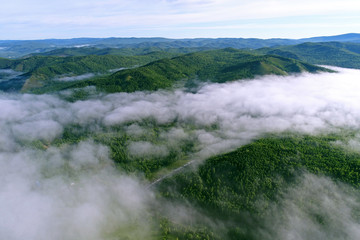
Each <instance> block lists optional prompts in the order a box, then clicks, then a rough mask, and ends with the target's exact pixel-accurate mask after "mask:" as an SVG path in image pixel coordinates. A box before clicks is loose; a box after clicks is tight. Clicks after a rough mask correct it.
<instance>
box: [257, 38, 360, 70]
mask: <svg viewBox="0 0 360 240" xmlns="http://www.w3.org/2000/svg"><path fill="white" fill-rule="evenodd" d="M257 52H260V53H263V54H274V55H278V56H283V57H290V58H294V59H299V60H302V61H306V62H309V63H312V64H321V65H333V66H338V67H347V68H360V44H359V43H340V42H326V43H324V42H323V43H302V44H298V45H291V46H280V47H276V48H265V49H259V50H258V51H257Z"/></svg>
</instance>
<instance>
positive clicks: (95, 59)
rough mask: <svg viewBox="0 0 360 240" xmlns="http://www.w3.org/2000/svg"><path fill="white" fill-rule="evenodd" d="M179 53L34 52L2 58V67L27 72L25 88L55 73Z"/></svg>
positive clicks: (113, 66) (75, 72)
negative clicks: (58, 54)
mask: <svg viewBox="0 0 360 240" xmlns="http://www.w3.org/2000/svg"><path fill="white" fill-rule="evenodd" d="M177 55H178V54H176V53H167V52H152V53H148V54H144V55H138V56H115V55H102V56H95V55H89V56H77V57H55V56H32V57H28V58H24V59H16V60H9V59H0V69H4V68H7V69H13V70H15V71H19V72H23V73H24V74H23V77H24V78H25V79H27V80H26V82H25V84H24V85H23V86H22V85H21V86H20V88H21V89H22V90H23V91H27V90H29V89H32V88H37V87H42V86H44V85H46V84H48V83H49V82H51V81H52V79H53V78H55V77H70V76H78V75H82V74H88V73H93V74H98V73H107V74H109V71H111V70H114V69H115V70H116V69H119V68H126V67H134V66H139V65H143V64H146V63H149V62H152V61H155V60H158V59H162V58H167V57H174V56H177ZM3 84H6V85H11V80H10V81H7V82H6V83H1V84H0V85H3ZM0 88H1V86H0Z"/></svg>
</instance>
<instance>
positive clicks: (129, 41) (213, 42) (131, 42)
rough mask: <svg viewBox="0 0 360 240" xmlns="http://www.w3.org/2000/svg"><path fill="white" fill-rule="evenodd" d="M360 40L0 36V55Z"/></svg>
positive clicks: (355, 37) (357, 37)
mask: <svg viewBox="0 0 360 240" xmlns="http://www.w3.org/2000/svg"><path fill="white" fill-rule="evenodd" d="M331 41H337V42H356V43H359V42H360V34H358V33H348V34H343V35H337V36H324V37H313V38H303V39H281V38H273V39H257V38H195V39H168V38H73V39H44V40H0V57H6V58H18V57H22V56H25V55H27V54H30V53H43V52H48V51H51V50H55V49H58V48H74V47H76V48H80V47H95V48H151V47H156V48H162V49H167V48H227V47H232V48H238V49H244V48H247V49H258V48H263V47H274V46H280V45H294V44H299V43H304V42H331Z"/></svg>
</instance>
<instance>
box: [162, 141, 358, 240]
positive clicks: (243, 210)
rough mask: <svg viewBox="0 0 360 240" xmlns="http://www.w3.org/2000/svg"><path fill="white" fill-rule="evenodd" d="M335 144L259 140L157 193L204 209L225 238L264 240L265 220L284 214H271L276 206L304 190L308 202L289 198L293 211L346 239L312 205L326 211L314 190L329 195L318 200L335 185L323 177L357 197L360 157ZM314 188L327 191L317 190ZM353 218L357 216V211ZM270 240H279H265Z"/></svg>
mask: <svg viewBox="0 0 360 240" xmlns="http://www.w3.org/2000/svg"><path fill="white" fill-rule="evenodd" d="M336 140H338V138H337V137H335V136H322V137H321V136H320V137H313V136H286V137H267V138H263V139H259V140H257V141H255V142H254V143H251V144H248V145H246V146H243V147H241V148H239V149H238V150H236V151H233V152H230V153H227V154H223V155H220V156H217V157H213V158H210V159H208V160H207V161H206V162H205V163H204V164H203V165H201V166H200V167H199V168H198V169H197V170H195V171H191V170H189V171H187V172H183V173H180V174H177V175H175V176H173V177H171V178H169V179H165V180H164V181H163V182H162V183H161V184H160V186H159V191H160V192H161V194H162V195H163V196H165V197H166V198H169V199H171V200H172V201H179V202H190V203H191V204H193V205H194V206H196V207H197V208H199V209H201V210H200V212H202V213H203V214H204V215H205V216H206V217H205V216H204V217H203V219H207V218H209V219H212V220H213V222H217V223H218V224H219V225H221V224H224V225H225V227H224V229H225V230H226V231H225V232H224V233H223V236H222V239H263V238H262V237H259V230H260V229H261V230H265V229H264V228H265V226H264V225H263V224H264V221H266V219H267V220H269V219H276V217H277V215H280V214H282V213H281V212H280V210H281V208H280V209H277V210H276V211H275V212H273V210H274V209H273V207H274V206H275V205H277V204H279V202H280V201H281V198H282V197H284V196H286V197H288V196H287V195H286V193H287V192H288V191H291V189H299V191H300V190H301V191H304V192H300V193H298V194H299V195H300V196H301V195H302V196H304V199H301V198H300V199H295V200H293V199H291V201H293V202H291V203H292V204H294V205H291V207H292V208H295V207H297V206H296V205H295V204H299V205H300V209H299V211H304V212H302V214H304V215H305V214H309V219H307V221H309V222H310V221H311V222H312V224H313V226H314V227H316V228H319V229H322V231H326V233H327V234H330V235H333V234H340V236H346V230H344V229H343V230H339V229H336V230H333V229H328V228H329V227H330V228H331V226H332V224H334V223H333V222H332V220H330V219H327V214H328V212H327V211H331V210H329V209H327V211H323V210H319V208H311V207H310V206H311V205H312V204H314V205H316V206H319V205H325V206H326V204H324V203H323V202H321V201H322V200H321V199H320V200H319V199H317V197H316V194H317V193H316V191H320V189H321V191H325V192H321V193H319V194H320V195H321V194H322V196H325V195H326V194H329V192H328V193H326V191H329V190H328V189H326V188H327V187H328V186H327V185H326V184H332V183H331V181H330V180H329V179H327V180H324V179H323V176H324V175H326V176H328V177H330V178H332V179H333V181H335V182H336V181H341V182H343V183H344V182H345V183H346V184H348V186H349V185H351V186H353V187H350V188H351V189H352V190H350V191H355V192H357V194H358V193H359V184H360V162H359V159H360V155H359V154H358V153H354V152H348V151H346V150H345V149H343V148H341V147H339V146H335V145H334V144H332V143H333V142H335V141H336ZM316 176H318V177H316ZM304 179H305V181H306V180H309V181H310V183H312V184H314V185H311V184H309V183H308V184H307V186H306V185H305V186H304V188H305V189H308V190H302V187H300V186H301V184H302V181H304ZM311 181H312V182H311ZM317 181H319V182H317ZM315 184H323V186H321V187H319V189H317V190H315V189H316V188H317V186H316V185H315ZM342 187H343V188H345V186H342ZM306 191H310V193H308V192H306ZM311 191H313V192H311ZM330 191H331V190H330ZM332 191H334V189H332ZM330 193H331V194H333V193H332V192H330ZM309 194H310V196H312V197H313V198H311V199H310V198H306V197H310V196H307V195H309ZM334 194H336V193H334ZM305 196H306V197H305ZM334 198H336V197H334ZM285 201H290V199H285ZM319 201H320V202H319ZM324 201H325V200H324ZM327 204H330V203H329V202H327ZM309 205H310V206H309ZM304 206H306V207H304ZM301 207H303V209H301ZM328 207H329V208H330V206H328ZM354 210H355V209H354ZM358 210H359V209H356V211H358ZM308 211H309V212H308ZM298 214H299V213H298ZM354 214H355V216H356V217H358V215H356V214H358V212H354ZM304 215H300V214H299V215H298V216H296V217H298V220H300V219H302V218H305V216H304ZM294 217H295V216H294ZM357 219H358V218H357ZM202 223H203V224H204V225H203V227H204V226H207V227H209V225H206V221H202ZM233 223H236V224H233ZM282 227H285V226H282ZM290 227H295V226H290ZM332 227H334V226H332ZM335 227H337V226H335ZM211 228H212V231H213V232H214V233H219V229H217V227H214V226H212V227H211V226H210V229H211ZM278 230H279V229H277V231H278ZM336 231H342V232H341V233H339V232H336ZM210 232H211V231H210ZM268 234H269V233H268ZM273 234H274V233H273ZM275 235H276V233H275ZM266 239H278V238H276V237H275V236H272V237H271V236H267V237H266ZM301 239H302V238H301Z"/></svg>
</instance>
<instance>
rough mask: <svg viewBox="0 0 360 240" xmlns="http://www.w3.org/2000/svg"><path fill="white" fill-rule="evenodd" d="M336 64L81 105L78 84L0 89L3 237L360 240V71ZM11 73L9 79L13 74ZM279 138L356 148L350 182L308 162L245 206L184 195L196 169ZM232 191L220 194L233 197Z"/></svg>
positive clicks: (104, 96)
mask: <svg viewBox="0 0 360 240" xmlns="http://www.w3.org/2000/svg"><path fill="white" fill-rule="evenodd" d="M329 68H330V69H332V70H334V71H336V73H334V72H322V73H321V72H320V73H315V74H314V73H296V74H290V75H288V76H279V75H265V76H256V77H255V78H254V79H251V80H246V81H244V80H238V81H231V82H226V83H212V82H204V83H201V84H200V85H198V86H197V88H196V90H192V91H188V88H185V87H180V88H174V89H164V90H158V91H136V92H133V93H124V92H120V93H112V94H108V93H104V92H98V91H96V89H95V88H94V87H86V88H84V89H82V90H81V91H82V93H84V92H85V93H86V96H87V97H86V98H85V99H82V100H72V101H68V99H69V97H71V96H73V95H74V94H76V93H77V92H78V91H80V90H79V89H77V88H75V89H70V90H64V91H61V92H54V93H48V94H42V95H35V94H27V93H17V92H1V93H0V109H1V115H0V129H1V131H0V132H1V133H0V165H1V166H0V171H1V174H0V179H1V181H0V182H1V183H2V184H1V186H0V206H1V207H0V216H1V218H0V236H1V238H3V239H14V240H17V239H24V238H26V239H39V240H41V239H159V238H161V237H164V238H165V239H176V238H178V239H240V238H241V237H246V239H357V237H358V236H359V229H360V228H359V224H360V222H359V220H360V218H359V207H358V206H359V201H360V197H359V191H358V187H359V175H358V173H359V172H358V171H359V165H358V164H359V160H358V159H359V156H360V148H359V146H360V135H359V126H360V106H359V104H358V103H359V102H360V96H359V94H358V92H359V91H358V90H359V88H360V83H359V81H358V79H360V71H359V70H356V69H344V68H335V67H329ZM2 73H4V77H2V78H3V79H6V80H7V77H8V75H12V74H14V72H13V71H12V70H3V72H2ZM83 76H84V78H87V77H91V75H83ZM85 76H86V77H85ZM81 78H82V76H80V77H78V79H76V80H82V79H81ZM61 81H70V78H65V79H64V78H63V79H62V80H61ZM277 135H278V136H279V137H280V138H281V136H285V138H286V136H288V137H289V136H290V138H291V136H293V138H295V139H296V138H299V139H302V138H304V136H305V138H310V139H312V138H314V139H315V140H316V138H317V137H318V136H320V140H321V141H325V142H326V144H328V145H326V146H328V147H330V148H331V147H333V148H334V149H336V151H343V152H345V157H346V158H348V157H347V154H349V155H351V158H350V157H349V159H350V160H349V161H355V162H351V163H349V164H352V165H349V166H353V167H354V166H356V168H354V169H345V170H344V171H345V172H344V174H350V173H349V172H350V170H351V172H352V173H351V174H352V175H351V177H349V178H346V177H344V178H339V179H340V180H339V179H338V178H337V177H336V176H337V175H336V174H335V175H334V174H333V172H332V170H329V171H328V170H327V168H326V170H321V168H319V169H318V170H316V171H315V170H314V169H313V168H311V167H309V168H308V169H307V168H306V167H307V165H304V167H300V168H299V170H296V169H297V168H294V169H292V170H291V171H290V172H291V176H292V177H291V181H290V180H289V181H288V182H287V181H286V178H283V177H282V175H281V174H280V173H279V174H277V173H276V174H275V175H274V176H272V177H273V178H266V179H267V180H266V181H272V184H273V187H272V192H271V198H269V197H268V195H266V194H265V193H264V194H265V195H263V193H261V191H259V192H256V193H252V194H255V195H254V196H252V197H251V203H249V204H248V205H244V206H242V205H241V206H235V205H234V206H227V205H224V206H223V205H222V202H221V201H220V202H213V203H212V205H211V204H210V205H209V204H208V205H206V204H205V205H201V203H202V201H203V200H196V199H197V197H195V198H192V197H191V196H192V195H191V194H192V193H188V194H186V193H184V192H182V190H181V184H184V182H186V181H187V180H186V179H188V177H189V176H192V175H191V174H198V173H199V174H200V175H199V177H198V178H197V180H196V181H200V182H199V183H198V184H200V186H202V184H205V182H204V183H202V181H205V180H202V177H201V176H202V175H201V172H202V171H205V170H204V168H205V167H206V166H207V164H211V161H215V159H216V158H219V161H220V159H222V157H221V156H223V155H222V154H226V153H229V152H232V151H235V150H236V149H239V148H240V151H242V150H241V147H242V146H245V147H246V146H250V147H251V144H252V143H253V142H254V141H255V142H256V141H258V140H259V139H260V140H261V139H263V138H265V139H267V138H270V139H271V138H273V136H277ZM327 136H331V137H328V138H329V139H330V140H328V139H327ZM322 137H323V138H324V139H325V140H323V139H322ZM275 138H276V137H275ZM315 140H314V142H315V143H314V144H322V143H323V142H321V141H320V140H319V143H316V141H318V140H316V141H315ZM299 141H302V140H299ZM249 144H250V145H249ZM280 149H281V148H280ZM283 149H285V148H283ZM247 151H248V150H247ZM284 151H285V150H284ZM295 151H298V153H297V155H298V156H299V154H300V153H299V152H301V151H302V150H301V149H298V150H295ZM255 153H256V152H255ZM265 155H266V153H265ZM224 156H226V155H224ZM269 156H270V155H269ZM294 156H296V154H295V155H294ZM214 157H215V159H213V160H210V162H208V161H209V160H208V159H209V158H210V159H212V158H214ZM252 157H254V158H256V157H257V155H256V154H255V155H253V156H252ZM318 157H322V158H326V157H327V156H325V155H324V156H322V155H321V153H319V155H318ZM287 158H288V159H290V158H291V157H290V156H289V157H287ZM354 159H356V160H354ZM221 161H223V160H221ZM226 161H231V162H233V161H234V163H236V161H242V160H241V159H239V160H237V159H236V158H233V159H230V160H226ZM249 161H250V162H251V161H252V160H251V159H250V160H249ZM254 161H255V160H254ZM182 166H184V167H182ZM204 166H205V167H204ZM344 166H345V165H344ZM346 166H347V165H346ZM263 167H264V168H270V167H271V165H269V166H266V165H264V166H263ZM338 167H339V166H338ZM179 168H180V169H179ZM340 168H341V166H340ZM215 169H216V168H214V170H213V171H216V170H215ZM348 170H349V171H348ZM286 171H287V170H286ZM327 171H328V172H327ZM290 172H289V174H290ZM189 174H190V175H189ZM242 174H246V172H245V173H244V172H241V171H240V170H239V172H238V176H234V177H235V178H234V179H238V178H239V177H241V176H242ZM249 174H250V173H249ZM349 176H350V175H349ZM218 177H219V176H218ZM181 179H183V180H181ZM216 179H217V178H214V179H212V180H214V181H216ZM219 179H222V178H220V177H219ZM208 180H209V179H208ZM230 180H231V178H230ZM234 181H235V182H236V181H238V180H234ZM258 181H263V180H261V179H259V180H258ZM191 184H193V182H191V183H190V182H189V185H188V186H192V185H191ZM225 184H226V183H225ZM198 186H199V185H198ZM194 187H195V188H196V185H194ZM179 189H180V190H179ZM184 189H187V188H186V187H184V188H183V190H184ZM263 191H264V192H265V189H263ZM217 194H220V193H219V192H218V193H217ZM223 194H224V195H223V196H220V195H219V197H220V198H217V197H216V199H224V200H223V203H224V204H225V203H228V202H227V201H230V202H231V201H232V200H231V196H230V195H227V194H228V193H225V192H224V193H223ZM234 196H235V195H234ZM174 198H175V199H174ZM227 199H230V200H227ZM216 201H218V200H216ZM235 202H236V201H235ZM240 203H241V204H242V202H241V201H240V200H239V204H240ZM216 209H219V212H218V213H217V214H215V215H214V214H213V211H216ZM224 209H227V210H226V211H225V210H224ZM256 209H258V210H256ZM216 215H217V216H216ZM222 215H223V216H224V217H222ZM225 216H226V217H225ZM244 239H245V238H244Z"/></svg>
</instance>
